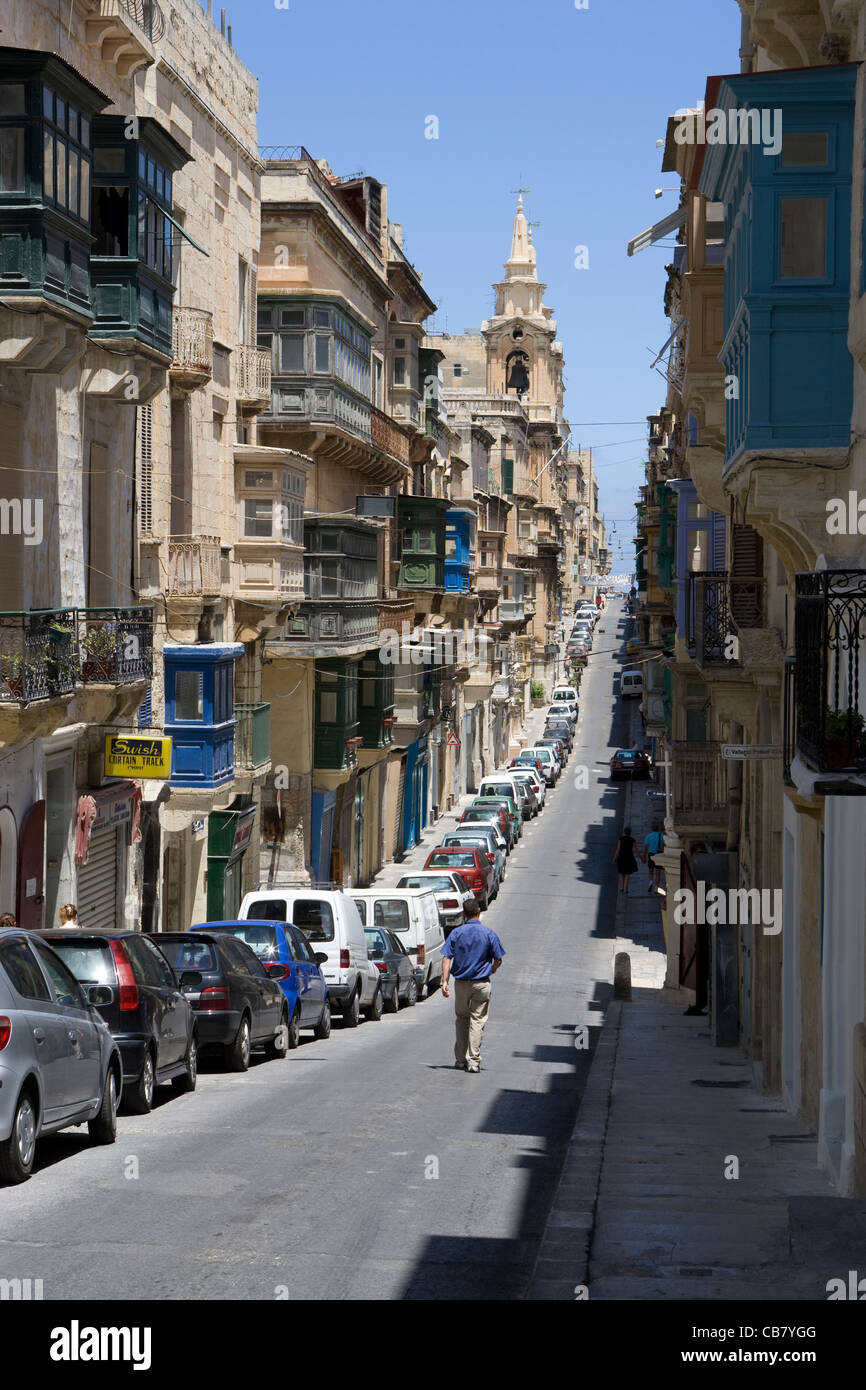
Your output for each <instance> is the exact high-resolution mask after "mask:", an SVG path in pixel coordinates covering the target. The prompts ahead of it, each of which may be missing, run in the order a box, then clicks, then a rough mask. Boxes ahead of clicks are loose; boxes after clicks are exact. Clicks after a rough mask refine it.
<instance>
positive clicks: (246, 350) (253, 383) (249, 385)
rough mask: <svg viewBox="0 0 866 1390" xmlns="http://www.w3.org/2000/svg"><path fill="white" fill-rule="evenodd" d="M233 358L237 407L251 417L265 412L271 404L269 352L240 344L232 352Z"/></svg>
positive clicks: (246, 344)
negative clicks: (235, 373) (235, 371)
mask: <svg viewBox="0 0 866 1390" xmlns="http://www.w3.org/2000/svg"><path fill="white" fill-rule="evenodd" d="M234 357H235V363H236V366H237V401H238V405H239V406H240V407H241V409H242V410H246V411H247V412H249V413H250V414H253V415H255V414H258V413H259V412H261V411H263V410H266V409H267V408H268V406H269V405H270V403H271V354H270V352H268V351H267V350H266V349H264V348H257V347H251V346H250V345H249V344H248V343H240V344H238V346H237V347H236V348H235V350H234Z"/></svg>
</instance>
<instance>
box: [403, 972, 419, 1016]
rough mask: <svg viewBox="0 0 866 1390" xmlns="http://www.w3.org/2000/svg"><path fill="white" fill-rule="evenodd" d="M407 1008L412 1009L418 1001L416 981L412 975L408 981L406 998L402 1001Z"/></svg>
mask: <svg viewBox="0 0 866 1390" xmlns="http://www.w3.org/2000/svg"><path fill="white" fill-rule="evenodd" d="M403 1002H404V1003H405V1005H406V1008H407V1009H413V1008H414V1007H415V1005H416V1004H417V1003H418V981H417V980H416V979H415V976H414V975H413V976H412V978H411V980H410V981H409V988H408V989H407V991H406V998H405V1000H404V1001H403Z"/></svg>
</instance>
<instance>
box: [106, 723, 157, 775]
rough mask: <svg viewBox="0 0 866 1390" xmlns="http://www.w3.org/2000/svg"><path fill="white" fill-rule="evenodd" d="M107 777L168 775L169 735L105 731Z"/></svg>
mask: <svg viewBox="0 0 866 1390" xmlns="http://www.w3.org/2000/svg"><path fill="white" fill-rule="evenodd" d="M105 775H106V777H158V778H160V779H161V780H162V781H164V782H165V781H168V779H169V777H170V776H171V739H170V738H151V737H150V736H149V735H142V736H136V735H133V734H108V735H107V736H106V739H105Z"/></svg>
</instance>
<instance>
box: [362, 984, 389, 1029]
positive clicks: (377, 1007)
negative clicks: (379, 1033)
mask: <svg viewBox="0 0 866 1390" xmlns="http://www.w3.org/2000/svg"><path fill="white" fill-rule="evenodd" d="M384 1008H385V1005H384V1002H383V1000H382V991H381V989H380V987H379V986H378V985H377V986H376V993H375V994H374V995H373V998H372V1001H371V1002H370V1003H369V1004H368V1005H367V1007H366V1009H365V1010H364V1017H365V1018H366V1019H369V1021H370V1023H378V1022H379V1019H380V1018H381V1017H382V1012H383V1010H384Z"/></svg>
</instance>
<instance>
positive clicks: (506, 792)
mask: <svg viewBox="0 0 866 1390" xmlns="http://www.w3.org/2000/svg"><path fill="white" fill-rule="evenodd" d="M513 790H514V788H513V787H512V786H511V783H510V782H498V783H496V785H495V786H491V787H482V788H481V792H482V795H483V796H504V797H510V796H511V793H512V792H513Z"/></svg>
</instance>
